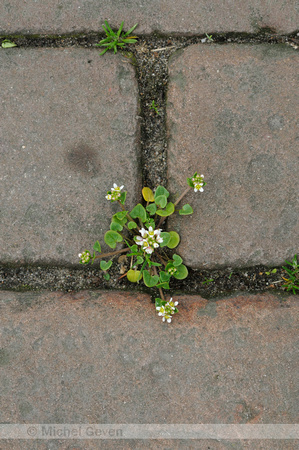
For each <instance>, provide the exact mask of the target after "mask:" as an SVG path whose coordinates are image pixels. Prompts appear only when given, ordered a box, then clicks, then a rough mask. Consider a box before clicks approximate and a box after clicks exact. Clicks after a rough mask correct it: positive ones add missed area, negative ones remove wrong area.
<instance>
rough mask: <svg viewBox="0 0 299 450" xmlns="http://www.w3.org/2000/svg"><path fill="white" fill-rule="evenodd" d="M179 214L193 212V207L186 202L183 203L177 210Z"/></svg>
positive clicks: (184, 214)
mask: <svg viewBox="0 0 299 450" xmlns="http://www.w3.org/2000/svg"><path fill="white" fill-rule="evenodd" d="M179 214H180V215H181V216H187V215H188V214H193V209H192V208H191V206H190V205H189V204H188V203H186V205H184V206H183V208H182V209H180V210H179Z"/></svg>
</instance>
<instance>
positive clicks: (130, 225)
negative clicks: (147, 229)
mask: <svg viewBox="0 0 299 450" xmlns="http://www.w3.org/2000/svg"><path fill="white" fill-rule="evenodd" d="M128 228H129V230H133V228H137V223H136V222H133V221H131V222H129V223H128Z"/></svg>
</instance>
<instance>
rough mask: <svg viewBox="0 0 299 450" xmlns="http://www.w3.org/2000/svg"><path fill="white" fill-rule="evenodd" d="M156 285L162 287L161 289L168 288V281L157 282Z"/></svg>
mask: <svg viewBox="0 0 299 450" xmlns="http://www.w3.org/2000/svg"><path fill="white" fill-rule="evenodd" d="M156 287H157V288H162V289H170V287H169V283H168V281H164V282H163V283H159V284H157V286H156Z"/></svg>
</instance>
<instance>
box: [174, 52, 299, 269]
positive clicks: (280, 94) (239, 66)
mask: <svg viewBox="0 0 299 450" xmlns="http://www.w3.org/2000/svg"><path fill="white" fill-rule="evenodd" d="M169 72H170V85H169V90H168V99H167V102H168V106H167V120H168V122H167V127H168V138H169V146H168V164H169V165H168V177H169V188H170V191H171V192H182V191H183V190H184V189H185V186H186V184H185V183H186V178H187V177H190V176H192V175H193V174H194V172H195V171H199V173H200V174H204V175H205V181H206V182H207V186H206V187H205V190H204V192H203V193H198V192H197V193H194V192H191V193H190V194H188V197H187V198H186V203H188V202H189V203H190V204H191V205H192V206H193V209H194V214H193V215H192V216H183V217H178V218H175V219H173V220H171V221H170V222H169V228H173V227H174V229H176V230H177V231H179V232H180V234H181V244H180V246H179V248H178V251H179V253H180V254H181V256H182V257H183V258H184V261H185V262H186V263H187V264H188V265H190V266H192V267H195V268H196V267H201V268H213V267H219V266H231V267H235V266H239V267H240V266H245V267H246V266H252V265H256V264H267V265H277V264H282V263H283V262H284V260H285V259H286V258H292V257H293V255H294V254H295V253H297V251H298V241H299V221H298V212H299V198H298V191H299V179H298V171H299V158H298V128H297V127H298V124H297V117H298V104H299V102H298V73H299V60H298V55H297V54H296V52H295V51H294V50H293V49H292V48H289V47H286V46H283V45H277V46H275V47H274V46H271V45H259V46H250V45H244V46H243V45H242V46H238V45H226V46H213V45H210V46H203V45H195V46H192V47H189V48H188V49H186V50H184V51H181V52H178V53H177V54H176V55H175V56H174V57H173V58H172V60H171V62H170V69H169Z"/></svg>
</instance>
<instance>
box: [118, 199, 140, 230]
mask: <svg viewBox="0 0 299 450" xmlns="http://www.w3.org/2000/svg"><path fill="white" fill-rule="evenodd" d="M117 201H118V203H119V204H120V207H121V209H122V210H123V211H125V210H126V208H125V207H124V205H123V204H122V203H121V201H120V200H117ZM126 216H127V218H128V219H129V220H130V221H131V222H135V220H134V219H132V217H131V216H130V214H129V213H127V214H126ZM135 223H136V222H135ZM136 225H137V228H138V230H140V228H139V226H138V224H136Z"/></svg>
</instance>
